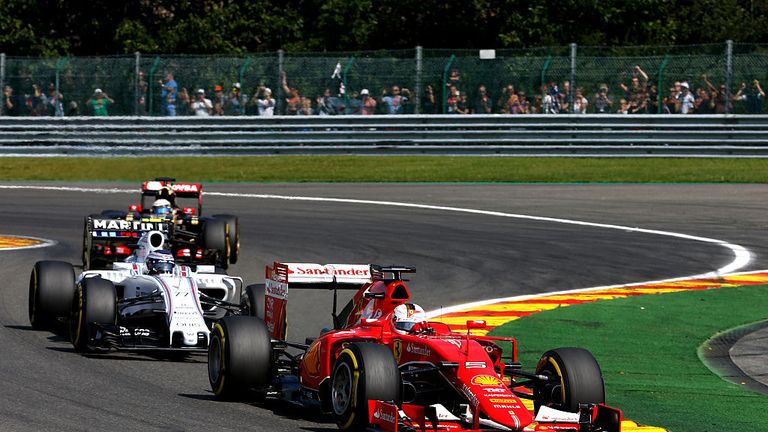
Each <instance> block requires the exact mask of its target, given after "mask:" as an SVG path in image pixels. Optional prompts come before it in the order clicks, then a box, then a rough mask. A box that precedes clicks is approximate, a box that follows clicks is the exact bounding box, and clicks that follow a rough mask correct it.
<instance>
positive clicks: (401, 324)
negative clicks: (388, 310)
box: [392, 303, 427, 332]
mask: <svg viewBox="0 0 768 432" xmlns="http://www.w3.org/2000/svg"><path fill="white" fill-rule="evenodd" d="M426 320H427V313H426V312H424V309H422V308H421V306H419V305H417V304H416V303H403V304H401V305H400V306H397V307H396V308H395V313H394V314H393V315H392V323H393V324H394V325H395V328H396V329H397V330H400V331H402V332H409V331H411V329H412V328H413V326H415V325H416V324H419V323H422V322H424V321H426Z"/></svg>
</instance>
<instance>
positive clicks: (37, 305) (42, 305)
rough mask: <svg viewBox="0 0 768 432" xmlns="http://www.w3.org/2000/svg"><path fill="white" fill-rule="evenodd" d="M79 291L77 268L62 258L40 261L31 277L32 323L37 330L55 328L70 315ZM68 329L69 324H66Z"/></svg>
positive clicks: (30, 318)
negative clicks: (73, 301) (76, 286)
mask: <svg viewBox="0 0 768 432" xmlns="http://www.w3.org/2000/svg"><path fill="white" fill-rule="evenodd" d="M74 293H75V270H74V269H73V268H72V264H70V263H67V262H62V261H38V262H37V263H35V266H34V267H33V268H32V274H30V276H29V323H30V324H31V325H32V328H33V329H35V330H52V329H54V327H56V325H57V324H58V320H59V318H65V317H67V316H69V307H70V305H71V304H72V297H73V295H74ZM64 328H65V329H66V327H64Z"/></svg>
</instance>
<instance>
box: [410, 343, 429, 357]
mask: <svg viewBox="0 0 768 432" xmlns="http://www.w3.org/2000/svg"><path fill="white" fill-rule="evenodd" d="M405 350H406V351H408V352H409V353H411V354H415V355H420V356H424V357H429V356H431V355H432V351H430V349H429V348H427V347H425V346H423V345H417V344H414V343H411V342H408V346H407V347H406V349H405Z"/></svg>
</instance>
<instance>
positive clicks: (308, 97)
mask: <svg viewBox="0 0 768 432" xmlns="http://www.w3.org/2000/svg"><path fill="white" fill-rule="evenodd" d="M637 67H639V69H638V68H637ZM168 73H172V74H173V75H174V78H175V80H176V82H177V83H178V89H179V92H178V93H177V95H176V102H175V106H176V108H177V109H176V111H177V115H191V114H193V112H192V111H191V109H190V107H189V101H191V100H192V99H193V98H194V97H195V93H196V92H197V90H198V89H203V90H204V91H205V93H206V97H208V98H209V99H211V100H212V101H213V102H214V104H215V103H216V101H217V98H218V100H219V106H217V110H216V112H218V113H223V114H225V115H243V114H245V115H256V114H258V109H257V107H256V104H255V102H256V100H257V99H258V98H263V95H264V90H265V89H266V88H269V89H271V91H272V95H273V96H274V97H275V99H276V105H277V107H276V111H275V112H276V113H277V114H285V113H294V112H295V108H296V106H297V105H293V106H292V105H291V104H290V103H289V102H291V101H289V100H288V99H289V98H290V97H291V95H290V94H289V93H291V92H293V91H296V92H298V95H299V99H295V100H293V101H292V102H294V103H295V102H296V101H297V100H299V101H300V104H299V105H304V106H306V107H309V108H311V112H312V113H319V112H320V113H331V114H349V113H359V112H360V108H359V107H360V105H361V104H362V101H361V99H362V98H361V96H360V94H361V93H362V91H363V89H365V90H368V93H369V94H370V97H373V98H374V99H375V100H376V102H377V104H376V105H377V106H376V108H375V113H386V112H387V111H386V109H385V106H384V104H383V103H382V102H383V100H382V99H383V97H384V96H386V95H388V94H389V93H390V92H391V90H392V87H393V86H396V87H398V88H399V89H400V90H401V93H400V94H402V95H406V96H408V100H407V101H406V99H402V101H403V103H402V109H401V110H400V111H398V112H402V113H422V114H424V113H426V114H441V113H451V112H457V111H458V112H473V111H480V110H481V109H482V106H481V105H482V103H481V102H482V100H481V99H480V93H479V88H480V86H484V87H485V88H486V89H487V95H488V102H487V103H488V104H489V105H490V109H491V112H493V113H506V112H509V111H510V109H509V104H510V103H514V99H517V100H518V103H519V101H520V100H521V99H520V97H521V96H522V95H521V94H520V93H521V92H522V93H524V94H525V98H526V100H527V101H528V105H529V108H528V112H532V113H536V112H541V111H542V110H544V109H545V108H546V104H547V100H548V94H549V93H550V92H551V91H552V87H553V85H557V86H558V88H559V89H560V91H561V93H562V91H563V87H564V82H565V81H573V82H572V83H571V86H572V89H571V91H570V93H569V94H568V95H562V94H561V95H560V97H561V98H562V101H563V102H572V101H573V99H572V97H573V93H574V90H575V89H579V90H580V91H581V93H582V94H583V96H584V97H585V98H586V99H587V101H588V104H589V105H588V109H587V112H595V109H596V108H595V106H596V104H595V102H596V99H597V98H598V92H599V88H600V87H607V89H608V90H607V95H608V97H609V98H610V99H611V101H612V106H611V109H610V111H611V112H616V111H617V110H618V109H619V104H620V101H621V100H622V99H626V98H629V97H633V95H632V93H631V92H630V93H626V92H625V90H624V89H623V88H622V84H623V85H625V86H631V82H632V79H633V78H634V77H636V78H638V80H639V81H640V83H641V86H642V87H643V93H642V96H639V97H638V98H639V99H643V100H644V105H643V108H642V111H641V112H643V113H663V112H667V111H674V110H675V107H674V99H671V98H670V94H671V93H672V94H674V92H675V91H677V89H679V86H678V88H677V89H676V88H675V83H678V84H679V83H681V82H687V83H688V85H689V86H690V89H691V92H692V93H693V94H694V95H697V94H699V95H701V94H702V93H706V95H704V96H701V97H702V101H704V102H706V100H707V98H709V99H710V100H711V98H712V97H716V95H715V94H713V93H712V90H711V89H710V84H711V85H712V86H714V88H715V89H718V90H719V89H720V88H721V86H723V85H725V86H726V90H725V92H726V94H727V96H726V97H727V98H728V99H729V100H730V103H729V104H727V106H724V105H723V106H722V107H721V108H722V109H721V110H720V111H718V112H721V111H722V110H723V109H724V110H727V112H729V113H745V112H748V111H751V112H756V111H762V108H763V106H762V105H763V102H764V98H754V97H752V99H750V100H751V101H752V102H753V104H752V108H750V106H749V104H748V103H747V102H745V101H744V100H742V99H741V98H736V97H735V96H736V95H737V94H739V91H740V90H742V89H743V90H742V94H749V93H751V94H755V93H756V87H755V86H754V85H753V83H754V81H755V80H757V81H758V82H759V83H760V85H762V83H763V82H766V81H768V45H757V44H732V43H730V42H726V43H723V44H708V45H695V46H673V47H594V46H579V47H576V46H573V45H572V46H563V47H547V48H532V49H499V50H484V51H483V52H482V54H481V50H466V49H462V50H451V49H422V48H418V47H417V48H414V49H411V50H394V51H361V52H336V53H328V52H326V53H293V52H283V51H280V52H273V53H255V54H249V55H245V56H194V55H163V54H159V55H150V54H142V53H136V54H135V55H129V56H105V57H68V58H29V57H6V56H5V55H0V84H2V85H3V86H8V87H10V88H11V89H13V95H12V96H10V100H11V102H12V103H13V105H14V109H8V107H7V106H6V104H3V105H2V107H1V108H0V113H1V114H3V115H92V114H93V111H92V106H91V105H90V102H91V98H92V97H93V95H94V91H95V90H96V89H101V90H102V91H103V92H104V93H106V94H107V95H108V96H109V98H110V99H111V100H112V103H110V104H109V106H108V114H109V115H149V116H161V115H164V113H165V112H164V110H163V107H164V105H165V104H166V103H165V102H164V101H163V98H162V85H161V81H164V80H165V77H166V75H167V74H168ZM646 76H647V81H646ZM705 76H706V79H707V80H705V79H704V78H705ZM283 77H284V78H285V82H283ZM707 81H708V82H709V83H708V82H707ZM235 83H238V84H239V86H240V90H239V92H240V94H239V95H238V94H236V93H233V86H234V84H235ZM284 83H285V84H286V86H284ZM218 86H220V87H221V92H220V93H218V96H217V92H216V91H215V90H216V88H217V87H218ZM286 87H287V88H288V89H287V90H288V93H286V91H285V88H286ZM509 88H514V96H512V97H511V95H510V94H509V92H508V90H507V89H509ZM40 94H42V95H43V96H41V95H40ZM57 95H58V96H60V97H58V98H57ZM327 95H330V99H329V98H327V97H326V96H327ZM635 96H636V94H635ZM724 96H725V95H724ZM510 97H511V99H510ZM232 98H234V99H235V100H238V101H239V106H238V104H234V105H233V104H230V103H229V102H228V100H229V99H232ZM639 99H638V100H639ZM46 101H47V102H48V103H46ZM754 101H757V104H755V103H754ZM699 102H700V101H698V100H697V103H699ZM56 104H58V105H59V106H58V109H57V107H56ZM329 107H330V109H328V108H329ZM505 107H506V108H505ZM758 108H759V110H758ZM512 111H513V112H520V111H514V110H512ZM695 111H696V112H700V113H710V112H714V111H713V109H708V108H707V105H706V103H702V105H701V106H698V105H697V107H696V109H695ZM564 112H565V110H564Z"/></svg>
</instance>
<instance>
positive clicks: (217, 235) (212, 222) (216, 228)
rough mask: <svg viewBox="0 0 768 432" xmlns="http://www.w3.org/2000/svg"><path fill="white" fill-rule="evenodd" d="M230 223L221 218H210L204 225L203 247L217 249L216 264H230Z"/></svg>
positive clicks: (222, 265)
mask: <svg viewBox="0 0 768 432" xmlns="http://www.w3.org/2000/svg"><path fill="white" fill-rule="evenodd" d="M228 228H229V225H227V223H226V222H225V221H224V220H221V219H208V220H207V221H205V224H204V225H203V231H202V233H201V236H202V238H201V242H202V245H203V248H205V249H207V250H214V251H216V262H215V263H214V264H215V265H216V266H218V267H221V268H223V269H226V268H227V267H228V266H229V252H230V251H229V230H228Z"/></svg>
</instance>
